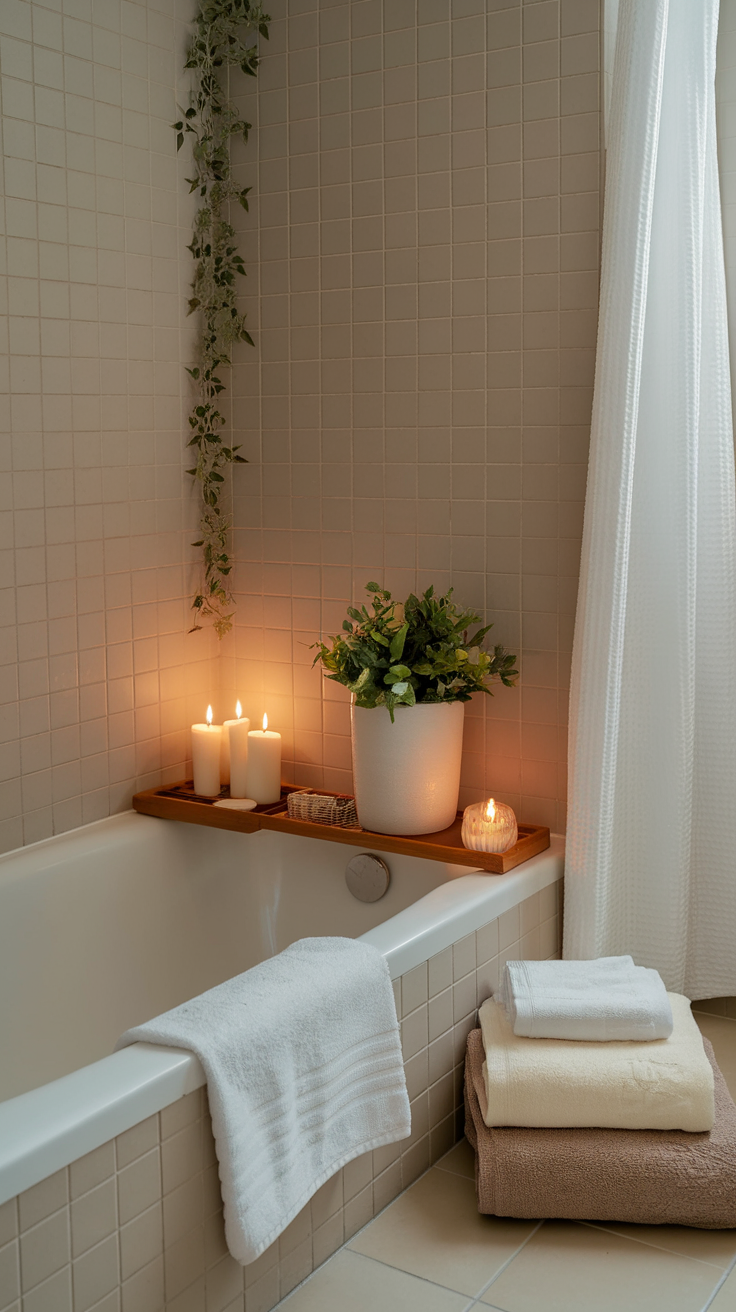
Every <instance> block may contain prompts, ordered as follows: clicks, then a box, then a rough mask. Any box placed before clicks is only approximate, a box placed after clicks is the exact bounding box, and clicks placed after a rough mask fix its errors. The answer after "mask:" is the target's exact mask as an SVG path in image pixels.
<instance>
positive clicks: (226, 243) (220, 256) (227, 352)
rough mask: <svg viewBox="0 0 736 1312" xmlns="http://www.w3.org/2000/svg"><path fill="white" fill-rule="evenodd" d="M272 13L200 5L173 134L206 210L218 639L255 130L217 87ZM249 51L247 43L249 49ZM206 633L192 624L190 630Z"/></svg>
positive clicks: (203, 301)
mask: <svg viewBox="0 0 736 1312" xmlns="http://www.w3.org/2000/svg"><path fill="white" fill-rule="evenodd" d="M269 22H270V19H269V16H268V14H266V13H264V11H263V9H262V7H261V5H260V3H258V2H254V0H201V3H200V6H199V11H198V13H197V16H196V18H195V20H194V35H193V37H192V40H191V42H190V45H189V49H188V51H187V61H186V64H185V65H184V67H185V68H188V69H193V70H194V73H195V86H194V89H193V93H192V101H191V104H190V106H189V108H188V109H187V110H185V111H180V112H181V118H180V119H179V120H178V122H176V123H174V124H173V125H172V126H173V127H174V129H175V131H176V134H177V136H176V148H177V150H180V149H181V147H182V145H183V144H184V139H185V137H186V136H187V135H191V137H192V138H193V140H192V157H193V161H194V176H193V177H191V178H187V181H188V183H189V190H190V193H191V192H195V191H196V192H198V193H199V198H200V201H201V204H200V206H199V209H198V210H197V213H196V216H195V219H194V233H193V236H192V241H191V244H190V246H189V247H188V249H189V250H190V251H191V253H192V258H193V259H194V278H193V280H192V295H191V297H190V299H189V308H188V313H189V314H194V313H195V311H196V312H198V313H199V314H200V316H201V324H202V332H201V338H200V350H199V356H200V358H199V363H198V364H197V365H195V366H194V367H193V368H191V369H188V370H187V373H188V374H189V375H190V377H191V378H192V379H193V380H194V382H195V384H196V388H197V399H196V402H195V405H194V406H193V408H192V411H191V414H190V416H189V426H190V429H191V430H192V431H191V436H190V440H189V442H188V446H190V447H194V448H196V456H197V460H196V464H195V465H194V467H193V468H192V469H188V470H187V473H188V474H191V476H192V478H195V479H196V480H197V482H198V483H199V487H200V492H201V497H202V513H201V517H200V525H199V531H200V536H199V539H198V540H197V541H196V542H194V543H192V546H195V547H201V548H202V559H203V566H204V579H203V584H202V587H201V588H200V589H199V590H198V591H197V594H196V596H195V597H194V600H193V602H192V607H193V609H194V611H195V612H196V616H197V620H198V619H199V618H200V617H201V616H207V617H208V618H210V619H211V620H212V621H213V624H214V627H215V630H216V632H217V634H218V636H219V637H222V636H223V635H224V634H225V633H227V632H228V631H229V630H230V629H231V628H232V615H233V609H232V608H233V598H232V593H231V591H230V585H229V580H228V576H229V574H230V570H231V568H232V562H231V560H230V555H229V548H228V542H229V533H230V520H229V518H228V516H227V514H226V513H225V511H224V509H223V506H222V494H223V492H224V486H223V485H224V483H225V476H224V473H223V470H225V469H226V467H227V466H228V465H232V464H244V463H245V461H244V458H243V456H241V455H238V451H239V449H240V448H239V447H238V446H233V445H232V444H231V445H228V444H227V443H226V442H224V441H223V435H222V432H221V430H222V428H223V427H224V425H225V416H224V415H223V414H222V411H221V410H220V408H219V405H220V402H219V396H220V393H221V392H222V391H223V390H224V383H223V382H222V378H221V371H222V369H223V368H225V367H227V366H228V365H230V363H231V358H230V356H231V350H232V346H233V343H234V342H248V343H249V344H250V345H251V346H252V345H253V339H252V338H251V336H250V334H249V332H248V330H247V329H246V326H245V316H244V315H242V314H240V313H239V312H238V308H237V303H236V297H237V280H238V278H239V277H242V276H244V274H245V266H244V263H243V257H242V255H240V254H239V252H238V246H237V234H236V232H235V229H234V228H233V226H232V224H231V223H230V222H229V220H228V215H229V206H230V203H231V202H236V203H237V204H238V205H241V206H242V207H243V209H246V210H247V208H248V192H249V191H250V187H238V186H237V184H236V183H235V182H233V180H232V176H231V168H230V138H231V137H233V136H238V137H242V139H243V141H247V140H248V133H249V131H250V127H251V124H250V123H246V122H245V120H244V119H243V118H241V117H240V115H239V113H238V111H237V109H236V107H235V105H234V104H233V102H232V101H231V100H230V99H229V98H228V95H227V92H226V90H225V87H224V86H223V83H222V81H221V73H222V70H227V69H228V68H239V69H240V70H241V72H243V73H246V74H247V75H248V76H250V77H254V76H255V73H256V69H257V68H258V63H259V56H258V48H257V46H256V45H255V44H253V39H254V37H255V34H256V33H260V35H261V36H263V37H268V23H269ZM249 42H250V44H249ZM200 627H201V626H200V625H199V623H197V622H195V624H194V626H193V628H194V629H198V628H200Z"/></svg>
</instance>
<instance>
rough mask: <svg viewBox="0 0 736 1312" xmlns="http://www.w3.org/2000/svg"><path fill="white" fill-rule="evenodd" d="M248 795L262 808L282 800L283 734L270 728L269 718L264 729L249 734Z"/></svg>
mask: <svg viewBox="0 0 736 1312" xmlns="http://www.w3.org/2000/svg"><path fill="white" fill-rule="evenodd" d="M245 779H246V795H247V796H248V797H254V798H255V800H256V802H258V804H259V805H260V806H265V805H266V804H267V803H269V802H278V801H279V800H280V798H281V734H280V733H273V732H272V731H271V730H270V729H269V728H268V716H267V715H264V717H263V728H262V729H251V731H250V733H249V734H248V767H247V770H246V775H245Z"/></svg>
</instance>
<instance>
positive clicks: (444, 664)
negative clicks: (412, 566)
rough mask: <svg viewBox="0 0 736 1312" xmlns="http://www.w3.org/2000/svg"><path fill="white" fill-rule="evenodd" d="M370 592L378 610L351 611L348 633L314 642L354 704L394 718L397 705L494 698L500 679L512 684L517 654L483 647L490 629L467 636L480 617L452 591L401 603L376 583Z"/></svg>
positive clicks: (431, 591)
mask: <svg viewBox="0 0 736 1312" xmlns="http://www.w3.org/2000/svg"><path fill="white" fill-rule="evenodd" d="M366 591H367V592H369V593H370V594H371V602H372V613H371V611H369V610H368V608H367V607H366V606H361V607H360V608H358V607H355V606H349V607H348V615H349V617H350V618H349V619H346V620H343V625H342V629H343V631H342V633H340V634H337V635H336V636H335V637H333V638H331V639H330V641H329V644H328V643H325V642H315V643H313V644H312V646H313V647H316V648H317V655H316V656H315V658H314V662H313V664H314V665H316V664H317V663H318V662H321V663H322V666H323V667H324V669H325V671H326V672H327V678H328V679H333V680H334V681H335V683H341V684H343V686H344V687H345V688H349V690H350V692H351V693H352V694H353V696H354V697H355V704H356V706H363V707H367V708H370V707H374V706H387V707H388V710H389V714H390V716H391V720H392V721H393V718H394V709H395V707H396V706H414V705H415V704H421V705H424V706H426V705H429V704H432V703H436V702H467V701H470V698H471V697H472V695H473V693H474V692H486V693H489V694H490V693H491V690H490V688H489V687H488V684H489V683H491V682H493V681H494V680H498V681H499V682H500V683H503V684H505V685H506V687H507V688H510V687H513V685H514V683H515V682H516V679H517V677H518V671H517V670H515V669H514V664H515V662H516V657H515V656H512V655H510V653H509V652H507V651H506V650H505V649H504V648H503V647H494V648H493V651H492V652H489V651H484V650H483V648H482V646H481V644H482V642H483V640H484V638H485V636H486V634H487V633H488V631H489V629H491V628H492V627H493V626H492V625H491V624H486V626H485V627H484V628H480V629H478V630H477V631H476V632H475V633H473V634H472V636H469V630H470V629H471V627H472V626H474V625H476V624H478V623H480V615H476V613H475V611H472V610H460V609H459V608H458V607H457V606H456V605H455V603H454V601H453V600H452V592H453V590H452V588H450V591H449V592H447V593H445V595H444V596H437V597H436V596H435V595H434V588H427V591H426V592H425V593H424V594H423V595H422V596H421V597H415V596H414V593H412V594H411V596H409V597H408V598H407V600H406V601H405V602H403V604H402V603H401V602H397V601H394V600H393V599H392V597H391V593H390V592H386V591H385V590H384V589H383V588H380V587H379V586H378V584H377V583H367V584H366Z"/></svg>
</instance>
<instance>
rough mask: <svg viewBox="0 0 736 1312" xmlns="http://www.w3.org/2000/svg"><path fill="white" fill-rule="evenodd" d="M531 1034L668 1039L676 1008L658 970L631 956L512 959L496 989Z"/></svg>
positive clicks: (515, 1024)
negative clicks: (573, 959)
mask: <svg viewBox="0 0 736 1312" xmlns="http://www.w3.org/2000/svg"><path fill="white" fill-rule="evenodd" d="M496 997H497V998H498V1000H499V1001H500V1002H501V1003H502V1005H503V1007H504V1008H505V1011H506V1015H507V1017H508V1020H509V1024H510V1025H511V1028H512V1029H513V1031H514V1034H519V1035H523V1036H525V1037H526V1038H529V1039H586V1040H591V1039H599V1040H600V1041H601V1042H604V1043H605V1042H609V1041H610V1040H611V1039H637V1040H639V1041H640V1042H642V1041H650V1040H652V1039H666V1038H668V1037H669V1035H670V1034H671V1033H672V1008H671V1007H670V1004H669V1000H668V998H667V991H666V989H665V987H664V984H663V983H662V979H661V976H660V975H659V973H658V972H657V971H656V970H649V969H648V968H647V967H645V966H635V965H634V963H633V961H632V959H631V957H599V958H598V960H597V961H509V962H507V964H506V968H505V970H504V972H503V977H502V980H501V987H500V989H499V990H498V993H497V994H496Z"/></svg>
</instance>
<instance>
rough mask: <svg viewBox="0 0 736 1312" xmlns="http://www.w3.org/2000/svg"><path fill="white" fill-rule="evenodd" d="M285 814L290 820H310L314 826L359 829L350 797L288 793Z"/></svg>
mask: <svg viewBox="0 0 736 1312" xmlns="http://www.w3.org/2000/svg"><path fill="white" fill-rule="evenodd" d="M287 812H288V815H289V818H290V819H291V820H310V821H311V822H312V824H315V825H337V826H338V828H340V829H360V825H359V823H358V812H357V811H356V809H355V802H354V800H353V798H352V797H335V796H334V795H332V794H327V795H325V794H323V793H313V792H310V791H305V792H303V793H289V797H288V800H287Z"/></svg>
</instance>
